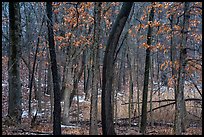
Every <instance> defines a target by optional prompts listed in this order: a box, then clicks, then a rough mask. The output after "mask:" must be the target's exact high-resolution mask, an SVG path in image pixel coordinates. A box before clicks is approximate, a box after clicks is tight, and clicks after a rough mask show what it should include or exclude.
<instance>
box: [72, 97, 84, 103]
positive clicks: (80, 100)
mask: <svg viewBox="0 0 204 137" xmlns="http://www.w3.org/2000/svg"><path fill="white" fill-rule="evenodd" d="M84 99H85V96H79V102H84ZM74 100H77V96H75V97H74Z"/></svg>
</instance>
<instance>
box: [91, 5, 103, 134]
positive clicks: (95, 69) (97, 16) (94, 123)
mask: <svg viewBox="0 0 204 137" xmlns="http://www.w3.org/2000/svg"><path fill="white" fill-rule="evenodd" d="M101 4H102V3H101V2H95V3H94V44H93V47H92V58H93V64H92V92H91V109H90V129H89V134H90V135H98V116H97V115H98V105H97V104H98V85H99V77H98V76H99V43H100V41H99V40H100V39H99V38H100V30H101V28H100V21H101Z"/></svg>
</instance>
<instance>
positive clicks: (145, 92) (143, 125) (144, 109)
mask: <svg viewBox="0 0 204 137" xmlns="http://www.w3.org/2000/svg"><path fill="white" fill-rule="evenodd" d="M153 20H154V7H153V4H152V8H151V11H150V14H149V22H153ZM151 37H152V27H151V26H150V25H149V26H148V32H147V45H148V46H149V47H148V48H147V49H146V59H145V73H144V88H143V95H142V118H141V128H140V132H141V133H142V134H144V133H145V130H146V126H147V97H148V84H149V69H150V46H151V43H152V40H151Z"/></svg>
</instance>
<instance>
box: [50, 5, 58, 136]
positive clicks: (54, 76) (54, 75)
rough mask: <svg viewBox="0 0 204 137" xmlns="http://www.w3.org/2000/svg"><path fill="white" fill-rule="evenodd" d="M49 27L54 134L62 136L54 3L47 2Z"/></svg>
mask: <svg viewBox="0 0 204 137" xmlns="http://www.w3.org/2000/svg"><path fill="white" fill-rule="evenodd" d="M46 8H47V16H48V20H47V27H48V41H49V51H50V58H51V70H52V79H53V86H54V88H53V89H54V112H53V116H54V120H53V134H54V135H61V104H60V85H59V81H58V80H59V79H58V69H57V62H56V53H55V47H54V34H53V22H52V2H47V5H46Z"/></svg>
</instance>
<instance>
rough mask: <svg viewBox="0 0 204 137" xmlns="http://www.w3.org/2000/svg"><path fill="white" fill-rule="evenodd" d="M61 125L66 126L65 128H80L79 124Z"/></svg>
mask: <svg viewBox="0 0 204 137" xmlns="http://www.w3.org/2000/svg"><path fill="white" fill-rule="evenodd" d="M61 127H64V128H79V127H78V126H74V125H70V126H67V125H61Z"/></svg>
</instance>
